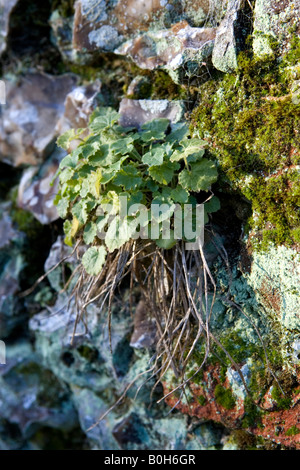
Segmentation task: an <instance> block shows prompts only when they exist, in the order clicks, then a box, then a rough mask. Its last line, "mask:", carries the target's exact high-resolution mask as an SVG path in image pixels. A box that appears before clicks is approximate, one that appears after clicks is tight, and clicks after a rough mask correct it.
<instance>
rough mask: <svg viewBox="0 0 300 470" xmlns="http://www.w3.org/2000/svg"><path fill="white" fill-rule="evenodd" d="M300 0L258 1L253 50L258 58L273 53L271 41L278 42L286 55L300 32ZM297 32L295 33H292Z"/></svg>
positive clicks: (255, 14) (256, 4) (255, 13)
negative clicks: (292, 39) (293, 37)
mask: <svg viewBox="0 0 300 470" xmlns="http://www.w3.org/2000/svg"><path fill="white" fill-rule="evenodd" d="M299 15H300V0H295V1H293V2H286V1H282V0H256V2H255V10H254V33H253V49H254V53H255V54H256V55H257V56H258V57H263V56H264V55H269V54H272V53H273V47H272V44H271V41H270V39H273V40H274V39H275V40H276V41H277V42H278V45H279V49H280V52H281V53H282V54H284V53H285V52H286V51H287V50H288V49H289V47H290V40H291V38H292V36H293V34H297V35H298V37H299V36H300V32H299ZM291 30H295V33H291Z"/></svg>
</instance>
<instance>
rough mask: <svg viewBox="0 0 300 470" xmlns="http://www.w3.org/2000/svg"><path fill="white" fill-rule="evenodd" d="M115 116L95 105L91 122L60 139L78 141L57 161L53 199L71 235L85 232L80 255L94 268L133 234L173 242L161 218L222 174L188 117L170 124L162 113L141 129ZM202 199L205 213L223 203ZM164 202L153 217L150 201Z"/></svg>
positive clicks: (66, 144) (166, 244) (93, 271)
mask: <svg viewBox="0 0 300 470" xmlns="http://www.w3.org/2000/svg"><path fill="white" fill-rule="evenodd" d="M118 119H119V115H118V113H117V112H115V111H114V110H112V109H111V108H103V109H100V110H98V111H96V112H94V114H93V115H92V117H91V121H90V124H89V127H88V129H79V130H77V131H74V130H71V131H68V132H67V133H66V134H64V135H63V136H61V137H60V138H59V139H58V144H59V145H60V146H61V147H62V148H64V149H65V150H68V151H69V150H70V148H71V146H72V145H73V144H74V142H75V143H77V144H79V145H77V146H76V148H75V149H74V150H73V151H71V152H70V154H69V155H68V156H66V157H65V158H64V159H63V160H62V162H61V164H60V170H59V180H60V190H59V193H58V195H57V197H56V201H55V202H56V204H57V208H58V212H59V215H60V216H61V217H62V218H63V219H66V222H65V224H64V230H65V234H66V238H65V241H66V243H67V244H68V245H72V244H73V242H74V240H76V239H79V238H82V239H83V241H84V243H85V244H86V245H87V246H90V248H89V249H87V251H86V252H85V254H84V256H83V259H82V262H83V265H84V267H85V269H86V271H87V273H88V274H90V275H97V274H99V273H100V272H101V269H102V267H103V265H104V263H105V260H106V255H107V253H113V252H114V251H115V250H117V249H120V248H121V247H122V246H123V245H125V244H126V243H127V242H128V241H129V240H130V239H131V238H132V237H133V235H134V234H140V235H142V237H143V238H144V239H148V238H149V239H151V238H152V239H155V243H156V244H157V246H158V247H160V248H164V249H169V248H172V247H173V246H174V245H175V244H176V242H177V240H176V237H175V236H174V227H171V229H170V232H168V233H165V225H164V224H163V221H165V220H166V219H170V218H171V216H172V215H174V213H175V209H176V208H178V206H179V207H182V209H183V206H184V205H185V204H189V205H190V206H191V207H196V206H197V200H196V198H195V193H199V192H200V191H205V192H207V191H209V190H210V187H211V185H212V184H213V183H214V182H215V181H216V180H217V169H216V166H215V164H214V163H213V162H212V161H211V160H208V159H207V158H205V157H204V153H205V150H204V147H205V143H204V142H203V141H202V140H199V139H196V138H192V136H190V135H189V130H188V127H187V126H186V125H185V124H176V125H174V126H173V129H172V130H171V129H170V123H169V120H168V119H157V120H154V121H151V122H148V123H146V124H144V125H143V126H142V127H141V129H140V130H139V131H138V130H136V129H133V128H129V129H125V128H123V127H121V126H120V125H119V124H118ZM202 199H203V198H202ZM204 199H210V200H209V202H207V204H205V210H206V213H209V212H213V211H216V210H218V209H219V201H218V199H217V198H216V197H213V198H211V197H210V198H209V197H207V195H206V196H205V197H204ZM122 201H124V202H125V201H126V209H125V212H124V210H123V209H124V206H122ZM162 205H163V208H164V209H163V210H162V211H161V210H158V211H156V215H154V216H153V217H151V214H150V209H151V207H152V208H153V207H155V206H156V207H157V208H160V207H162ZM122 212H123V214H122ZM206 221H207V214H206ZM148 222H149V223H148ZM194 224H195V220H194ZM145 225H147V227H145ZM153 234H155V237H154V235H153ZM183 239H184V240H186V241H188V240H187V239H186V238H185V237H184V236H183Z"/></svg>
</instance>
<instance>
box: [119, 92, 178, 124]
mask: <svg viewBox="0 0 300 470" xmlns="http://www.w3.org/2000/svg"><path fill="white" fill-rule="evenodd" d="M183 112H184V107H183V104H182V103H181V102H179V101H177V102H176V101H172V102H170V101H168V100H131V99H129V98H123V99H122V101H121V103H120V108H119V113H120V115H121V118H120V123H121V125H122V126H124V127H131V126H134V127H135V126H136V127H140V126H142V125H143V124H144V123H145V122H147V121H152V120H153V119H157V118H166V119H169V120H170V122H172V123H176V122H179V121H180V120H181V118H182V116H183Z"/></svg>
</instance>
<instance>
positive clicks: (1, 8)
mask: <svg viewBox="0 0 300 470" xmlns="http://www.w3.org/2000/svg"><path fill="white" fill-rule="evenodd" d="M17 2H18V0H0V55H1V54H2V53H3V52H4V51H5V49H6V38H7V35H8V27H9V17H10V14H11V12H12V10H13V8H14V6H15V5H16V4H17Z"/></svg>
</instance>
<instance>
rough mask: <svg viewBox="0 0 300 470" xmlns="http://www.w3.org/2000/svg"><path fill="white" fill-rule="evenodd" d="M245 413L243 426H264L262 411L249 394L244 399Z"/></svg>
mask: <svg viewBox="0 0 300 470" xmlns="http://www.w3.org/2000/svg"><path fill="white" fill-rule="evenodd" d="M244 409H245V414H244V417H243V419H242V427H243V428H244V429H246V428H247V429H249V428H257V427H258V428H261V427H262V412H261V411H260V409H259V408H258V407H257V406H256V405H255V404H254V403H253V401H252V400H251V398H250V397H249V396H247V397H246V398H245V401H244Z"/></svg>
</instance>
